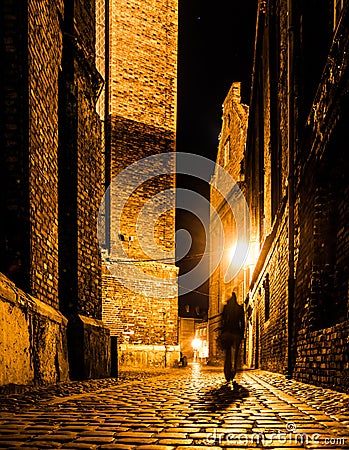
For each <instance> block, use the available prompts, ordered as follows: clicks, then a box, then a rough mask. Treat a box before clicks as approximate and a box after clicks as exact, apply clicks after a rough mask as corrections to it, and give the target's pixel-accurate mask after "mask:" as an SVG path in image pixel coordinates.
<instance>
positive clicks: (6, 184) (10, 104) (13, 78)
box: [0, 0, 30, 290]
mask: <svg viewBox="0 0 349 450" xmlns="http://www.w3.org/2000/svg"><path fill="white" fill-rule="evenodd" d="M27 13H28V11H27V9H26V8H23V7H22V4H21V2H19V1H17V0H13V1H7V2H3V3H2V4H1V9H0V18H1V27H0V33H1V34H0V36H1V49H2V50H3V51H2V83H1V87H0V89H1V95H0V102H1V105H0V107H1V111H2V119H1V123H0V127H1V128H0V129H1V133H0V139H1V152H0V171H1V174H0V175H1V177H0V183H1V196H0V202H1V218H2V220H1V221H0V227H1V228H0V230H1V232H0V244H1V251H0V264H1V266H0V270H1V272H3V273H4V274H6V275H7V276H8V277H9V278H11V280H13V281H15V282H16V283H17V284H18V285H20V286H21V287H22V288H23V289H25V290H29V288H30V281H29V280H30V256H29V253H30V250H29V248H30V237H29V236H30V225H29V173H28V170H26V169H25V167H27V166H28V165H29V155H28V122H27V118H28V70H27V69H28V67H27V66H28V43H27V34H26V33H24V32H23V33H22V32H21V30H24V29H26V28H27V26H28V14H27Z"/></svg>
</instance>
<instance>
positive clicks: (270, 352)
mask: <svg viewBox="0 0 349 450" xmlns="http://www.w3.org/2000/svg"><path fill="white" fill-rule="evenodd" d="M275 228H276V230H275V231H274V232H275V236H274V239H273V242H272V245H271V247H270V249H269V251H268V253H267V256H266V258H265V262H264V264H263V266H262V267H258V266H257V270H258V269H259V270H258V272H255V273H254V275H256V274H257V273H258V278H257V279H256V282H255V283H254V285H253V287H252V289H251V291H250V305H253V307H254V309H255V313H256V314H257V315H258V319H257V320H256V318H254V320H255V322H256V323H255V326H258V327H259V330H258V331H257V330H254V332H255V333H256V334H257V335H258V338H257V342H256V336H255V337H254V343H253V345H257V346H258V348H259V351H258V353H259V358H258V359H259V361H256V363H257V364H256V365H258V366H259V367H260V368H262V369H265V370H270V371H275V372H280V373H286V370H287V355H288V352H287V336H288V332H287V327H288V318H287V310H288V292H287V280H288V263H287V261H288V259H287V258H288V242H287V238H288V233H287V213H284V214H283V215H282V217H281V218H280V220H279V222H278V224H277V226H275ZM264 251H265V249H264ZM268 291H269V292H268ZM268 295H269V314H268V313H267V312H266V302H267V301H268V299H267V298H266V297H267V296H268ZM249 351H250V352H254V351H255V349H253V348H250V349H249Z"/></svg>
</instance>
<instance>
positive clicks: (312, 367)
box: [247, 2, 349, 391]
mask: <svg viewBox="0 0 349 450" xmlns="http://www.w3.org/2000/svg"><path fill="white" fill-rule="evenodd" d="M298 6H299V7H300V8H299V9H298V8H296V10H295V24H300V21H301V15H302V14H303V17H302V19H304V14H309V17H308V18H307V20H303V22H302V27H303V28H302V27H301V26H299V28H298V27H297V26H296V27H295V54H294V57H295V59H294V62H295V65H296V70H295V74H296V78H297V83H296V85H295V94H296V104H295V106H296V108H295V113H296V122H295V123H296V126H297V130H296V136H295V137H296V140H295V144H296V148H295V150H296V154H295V158H296V159H295V163H296V164H295V173H294V175H295V205H294V230H292V229H290V230H288V205H291V207H292V206H293V199H292V198H287V196H286V195H285V194H286V193H287V177H288V170H287V159H288V145H287V121H288V117H287V100H288V97H287V64H286V63H287V52H286V49H287V45H286V44H287V35H286V29H287V27H286V26H285V25H286V23H285V20H286V18H287V15H286V14H285V12H286V9H285V8H286V2H278V3H276V5H272V4H271V3H268V5H267V7H266V10H265V12H262V14H266V13H267V14H268V21H266V20H264V19H265V18H262V17H263V16H262V17H261V16H260V20H259V27H260V29H259V31H258V32H257V41H258V42H257V47H256V49H257V54H256V58H255V61H256V66H255V69H254V70H255V73H254V80H255V85H254V86H253V95H252V104H251V105H250V123H249V132H248V146H247V190H248V192H249V194H250V195H249V201H250V205H251V213H252V215H253V224H254V226H256V227H258V226H259V230H258V231H257V232H256V233H255V235H256V236H257V237H259V240H260V245H261V249H260V252H259V259H258V261H257V264H256V267H255V270H254V273H253V276H252V284H251V290H250V294H249V305H248V311H249V316H250V318H251V320H250V321H249V323H250V325H249V328H248V331H249V336H248V349H247V350H248V358H247V359H248V361H249V363H250V364H251V365H252V366H253V365H257V366H258V365H259V366H260V367H261V368H263V369H267V370H273V371H278V372H282V373H286V371H287V365H288V364H289V363H290V362H291V367H292V366H293V369H294V370H293V375H294V376H295V378H297V379H299V380H301V381H304V382H311V383H315V384H318V385H322V386H325V387H330V388H337V389H338V388H339V389H342V390H346V391H348V360H349V357H348V355H349V348H348V342H347V340H348V273H349V271H348V267H349V257H348V245H349V244H348V233H347V232H346V230H347V228H348V227H347V224H348V210H349V209H348V203H347V202H346V200H345V198H347V195H348V192H349V188H348V181H347V175H346V174H347V173H348V165H347V163H346V159H345V156H344V154H345V150H344V148H345V147H346V143H347V142H348V138H349V136H348V131H347V127H346V125H344V124H346V123H347V120H348V110H347V109H348V108H347V106H346V105H347V103H346V102H347V88H346V87H345V86H348V81H347V75H345V74H347V73H348V72H346V70H347V67H348V58H347V51H348V48H349V39H348V37H347V33H345V32H344V29H345V27H347V25H348V21H349V17H348V14H347V10H345V11H344V13H343V15H342V22H341V24H340V25H339V28H338V29H337V31H336V34H335V36H334V45H333V46H332V48H331V50H330V55H329V56H328V58H327V63H326V65H325V69H324V71H323V72H322V73H323V75H322V78H321V80H320V85H319V87H318V89H317V93H316V96H315V98H314V99H313V105H312V107H311V112H310V114H309V117H307V119H305V117H306V114H307V113H308V105H306V103H307V101H308V100H309V98H307V101H306V102H305V101H304V99H303V98H300V97H298V96H299V95H300V94H301V93H302V92H303V89H305V87H306V84H305V83H306V81H307V80H306V79H304V74H302V73H301V72H302V70H301V68H300V67H299V61H300V60H299V59H297V58H302V57H307V54H306V53H305V54H302V51H306V50H307V51H308V52H312V48H313V47H311V49H310V48H306V45H307V42H305V41H304V39H305V40H306V39H307V37H309V36H312V31H314V32H318V30H317V29H316V30H315V29H314V30H313V29H312V28H311V27H312V21H311V19H310V17H311V13H312V10H311V7H309V8H310V9H309V10H307V8H308V6H307V5H305V4H304V5H303V4H300V5H298ZM327 6H328V4H327ZM327 6H326V7H327ZM274 7H276V9H271V8H274ZM271 11H275V12H276V21H277V23H279V25H278V26H279V32H280V34H279V36H278V39H279V41H278V42H276V43H275V42H273V40H272V39H270V37H271V36H272V33H273V20H275V17H274V19H273V17H272V15H271V14H270V13H271ZM310 22H311V23H310ZM330 23H331V19H328V23H327V25H326V27H325V28H326V29H328V25H329V24H330ZM322 25H323V24H322ZM317 26H318V25H316V27H317ZM297 33H299V35H298V34H297ZM326 39H327V38H326ZM308 43H309V42H308ZM270 46H275V47H276V50H277V51H276V53H275V58H276V60H274V61H273V60H272V58H270V57H272V55H273V54H272V53H270V50H271V48H270ZM298 46H299V47H298ZM322 51H323V54H322V55H321V54H320V53H317V55H316V58H317V59H318V60H319V61H320V60H322V61H325V60H326V57H327V54H326V53H327V47H326V46H323V47H322ZM268 56H269V58H268ZM261 61H262V63H261ZM319 61H318V62H319ZM260 64H261V65H260ZM344 67H345V68H346V69H344ZM273 69H277V70H276V74H277V84H276V87H277V99H278V104H277V108H276V110H274V113H273V111H272V108H273V101H272V100H273V96H272V95H269V94H272V91H273V85H272V82H273V76H275V72H274V75H273ZM320 69H321V70H320ZM322 69H323V68H322V67H317V68H316V70H319V73H320V72H321V71H322ZM256 80H258V81H256ZM308 81H309V80H308ZM261 82H262V89H260V85H258V83H261ZM311 83H312V85H313V88H314V92H315V91H316V86H314V83H315V79H312V80H311ZM307 97H309V92H307ZM339 99H341V100H339ZM268 108H270V109H271V110H270V111H268ZM273 117H274V118H275V117H277V121H276V125H277V126H275V123H274V126H273V124H272V121H273V120H275V119H273ZM261 122H262V123H261ZM265 122H266V123H265ZM268 127H270V128H269V131H270V134H268V133H266V130H267V129H268ZM261 142H263V145H262V147H261ZM273 143H274V144H275V143H278V145H280V146H281V147H280V148H281V155H280V159H279V165H277V164H276V165H275V163H277V161H275V159H273V154H272V150H273ZM270 145H271V153H270V154H269V151H270V148H269V146H270ZM258 147H259V150H257V151H256V148H257V149H258ZM261 148H262V149H263V152H262V157H261V155H260V153H259V151H260V149H261ZM273 164H274V167H273ZM275 168H276V169H277V170H281V171H282V173H281V174H280V175H281V178H280V179H281V197H280V200H281V201H280V204H279V208H278V210H275V209H274V208H273V204H272V202H273V189H272V188H273V176H274V177H275V171H273V169H274V170H275ZM291 176H293V174H291ZM258 177H259V181H258ZM265 178H269V180H266V179H265ZM256 179H257V182H256V181H255V180H256ZM275 179H277V177H276V178H275ZM261 180H263V183H260V181H261ZM270 181H271V184H270ZM260 187H262V191H263V197H262V200H261V198H260V194H261V190H260ZM270 189H271V194H270V195H271V200H272V201H271V204H270V201H269V200H268V195H269V194H268V190H269V191H270ZM283 208H284V210H283ZM292 225H293V224H292ZM293 231H294V244H295V249H294V255H289V254H288V240H289V238H291V239H292V235H291V236H289V233H293ZM263 236H264V237H265V239H263ZM289 256H291V257H292V256H293V257H294V263H295V271H294V276H295V286H294V299H293V298H292V296H291V298H290V301H292V303H290V305H289V304H288V302H289V300H288V295H289V293H291V294H292V288H291V286H292V283H290V287H288V285H287V280H288V278H289V277H291V279H292V274H291V273H290V270H289V267H288V264H289ZM267 275H268V278H267ZM267 294H268V295H269V296H270V298H269V303H268V302H267ZM293 302H294V303H293ZM289 308H290V313H292V314H291V316H289V314H288V309H289ZM267 309H269V318H268V317H267V316H268V311H267ZM292 315H293V324H292V328H293V330H292V334H291V335H290V336H288V318H289V317H291V318H292ZM289 339H290V341H289V343H290V344H291V347H290V350H291V352H292V354H288V350H289V349H288V340H289ZM254 347H255V348H254ZM288 358H290V360H288Z"/></svg>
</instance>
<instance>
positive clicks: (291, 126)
mask: <svg viewBox="0 0 349 450" xmlns="http://www.w3.org/2000/svg"><path fill="white" fill-rule="evenodd" d="M287 34H288V38H287V39H288V45H287V49H288V50H287V66H288V67H287V69H288V70H287V73H288V80H287V85H288V86H287V89H288V95H287V97H288V98H287V107H288V132H287V133H288V136H287V140H288V267H289V273H288V313H287V316H288V317H287V318H288V327H287V335H288V343H287V377H288V378H292V373H293V358H292V351H293V324H294V318H293V308H294V284H295V283H294V281H295V280H294V155H295V106H294V100H295V93H294V91H295V89H294V81H295V78H294V23H293V0H287Z"/></svg>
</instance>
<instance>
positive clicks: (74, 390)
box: [0, 365, 349, 450]
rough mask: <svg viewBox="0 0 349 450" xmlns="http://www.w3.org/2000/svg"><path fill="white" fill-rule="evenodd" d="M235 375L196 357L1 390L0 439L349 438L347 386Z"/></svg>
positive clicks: (209, 441) (168, 447)
mask: <svg viewBox="0 0 349 450" xmlns="http://www.w3.org/2000/svg"><path fill="white" fill-rule="evenodd" d="M145 374H146V373H145ZM236 381H237V385H236V386H235V387H234V389H233V390H232V389H231V388H229V387H228V386H227V385H225V384H224V378H223V375H222V370H221V369H220V368H209V367H201V366H199V365H192V366H190V367H188V368H183V369H173V370H167V371H165V373H162V374H160V372H159V371H157V372H156V371H155V372H151V373H148V374H146V375H144V374H143V375H141V374H138V375H137V374H134V375H133V376H132V374H129V375H128V376H126V377H125V376H124V377H121V380H119V381H117V380H115V379H111V380H99V381H90V382H84V383H75V384H74V383H68V384H65V385H62V386H60V387H56V388H53V387H50V388H47V389H42V390H41V391H40V390H35V391H31V392H28V393H26V394H22V395H18V394H16V395H10V396H4V395H3V396H2V399H3V401H2V404H1V405H0V448H6V449H14V448H21V449H31V450H33V449H36V448H37V449H43V448H46V449H56V448H62V449H104V450H111V449H121V450H122V449H125V450H127V449H135V448H137V449H141V450H172V449H175V448H176V449H179V450H184V449H186V448H188V449H189V448H190V447H191V448H196V447H197V448H198V449H204V448H210V449H212V450H218V449H219V448H222V447H224V448H234V449H238V448H244V449H246V448H247V449H248V448H269V449H288V448H292V449H294V448H327V449H328V448H331V449H340V448H347V449H348V448H349V395H346V394H340V393H338V392H335V391H330V390H325V389H321V388H317V387H314V386H309V385H306V384H302V383H297V382H295V381H289V380H285V378H284V377H283V376H281V375H277V374H271V373H270V372H263V371H245V372H241V373H238V374H237V377H236ZM54 389H56V391H57V392H56V393H55V390H54ZM41 394H43V396H42V395H41ZM26 399H27V400H26Z"/></svg>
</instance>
